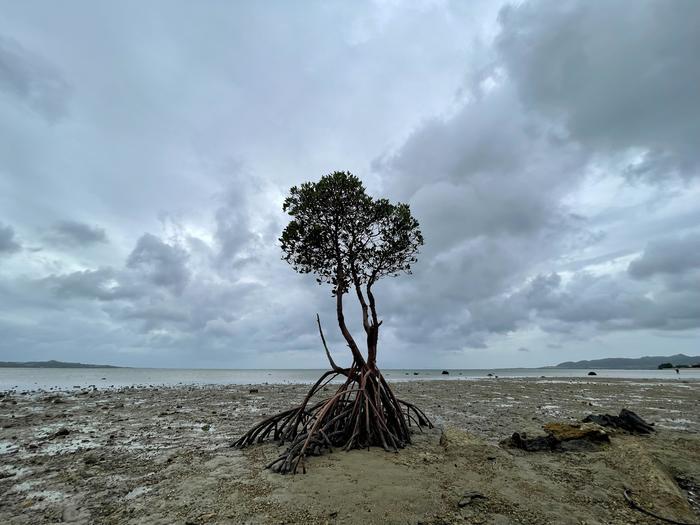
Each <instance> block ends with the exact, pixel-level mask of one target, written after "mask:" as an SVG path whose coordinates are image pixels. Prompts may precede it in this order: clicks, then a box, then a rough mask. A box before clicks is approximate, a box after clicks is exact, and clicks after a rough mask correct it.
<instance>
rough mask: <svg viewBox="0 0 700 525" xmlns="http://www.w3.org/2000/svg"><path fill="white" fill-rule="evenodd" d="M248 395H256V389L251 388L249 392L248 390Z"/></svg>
mask: <svg viewBox="0 0 700 525" xmlns="http://www.w3.org/2000/svg"><path fill="white" fill-rule="evenodd" d="M248 393H249V394H257V393H258V389H257V388H251V389H250V390H248Z"/></svg>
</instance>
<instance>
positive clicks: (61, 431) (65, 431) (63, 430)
mask: <svg viewBox="0 0 700 525" xmlns="http://www.w3.org/2000/svg"><path fill="white" fill-rule="evenodd" d="M68 434H70V430H68V429H67V428H66V427H62V428H59V429H58V430H57V431H56V433H55V434H54V435H53V436H52V437H63V436H67V435H68Z"/></svg>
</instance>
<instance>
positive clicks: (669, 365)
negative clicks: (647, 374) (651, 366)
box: [659, 363, 674, 370]
mask: <svg viewBox="0 0 700 525" xmlns="http://www.w3.org/2000/svg"><path fill="white" fill-rule="evenodd" d="M664 368H674V366H673V364H672V363H661V364H660V365H659V370H663V369H664Z"/></svg>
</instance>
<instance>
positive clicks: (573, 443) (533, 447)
mask: <svg viewBox="0 0 700 525" xmlns="http://www.w3.org/2000/svg"><path fill="white" fill-rule="evenodd" d="M543 428H544V431H545V432H546V435H544V436H535V437H533V438H528V437H527V434H525V432H522V433H519V432H515V433H514V434H513V435H512V436H511V437H510V439H506V440H504V441H503V442H501V444H502V445H505V446H509V447H514V448H519V449H521V450H526V451H528V452H557V451H558V452H584V451H594V450H598V449H599V448H600V446H601V445H603V444H605V443H609V442H610V436H608V434H607V433H606V432H605V431H604V430H603V429H602V428H600V427H599V426H598V425H596V424H594V423H584V424H581V425H579V424H570V423H547V424H546V425H544V427H543Z"/></svg>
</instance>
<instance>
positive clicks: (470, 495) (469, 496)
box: [457, 490, 486, 509]
mask: <svg viewBox="0 0 700 525" xmlns="http://www.w3.org/2000/svg"><path fill="white" fill-rule="evenodd" d="M479 499H486V496H484V495H483V494H482V493H481V492H476V491H475V490H470V491H468V492H465V493H464V494H462V499H460V500H459V503H457V506H458V507H459V508H460V509H461V508H463V507H466V506H467V505H470V504H471V503H473V502H474V501H475V500H479Z"/></svg>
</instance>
